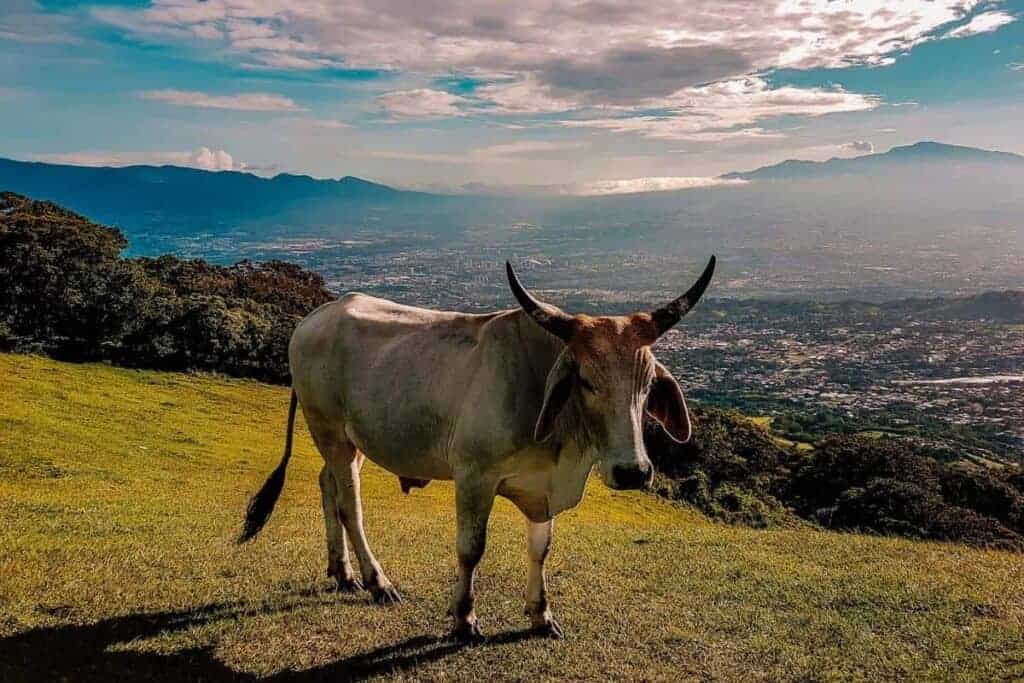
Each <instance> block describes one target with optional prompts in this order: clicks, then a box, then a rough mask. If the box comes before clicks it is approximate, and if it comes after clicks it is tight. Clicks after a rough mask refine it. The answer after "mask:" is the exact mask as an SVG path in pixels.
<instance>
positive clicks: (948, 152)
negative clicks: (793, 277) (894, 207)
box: [719, 140, 1024, 181]
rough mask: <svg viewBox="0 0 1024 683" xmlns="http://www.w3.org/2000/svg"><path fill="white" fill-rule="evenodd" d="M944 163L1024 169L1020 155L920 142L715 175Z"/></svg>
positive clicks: (797, 174) (807, 174)
mask: <svg viewBox="0 0 1024 683" xmlns="http://www.w3.org/2000/svg"><path fill="white" fill-rule="evenodd" d="M934 162H946V163H977V162H982V163H1005V164H1013V165H1019V166H1020V167H1021V168H1024V156H1021V155H1019V154H1014V153H1012V152H1002V151H998V150H987V149H981V148H979V147H968V146H965V145H951V144H947V143H943V142H935V141H934V140H922V141H920V142H915V143H913V144H910V145H899V146H896V147H893V148H891V149H889V150H888V151H886V152H877V153H873V154H864V155H862V156H857V157H851V158H842V157H832V158H831V159H828V160H826V161H811V160H805V159H786V160H785V161H780V162H779V163H776V164H770V165H768V166H761V167H759V168H755V169H753V170H750V171H733V172H730V173H725V174H722V175H721V176H719V178H722V179H723V180H746V181H751V180H804V179H809V178H814V177H823V176H837V175H854V174H856V173H857V172H871V171H876V170H878V168H879V166H885V165H890V164H924V163H934Z"/></svg>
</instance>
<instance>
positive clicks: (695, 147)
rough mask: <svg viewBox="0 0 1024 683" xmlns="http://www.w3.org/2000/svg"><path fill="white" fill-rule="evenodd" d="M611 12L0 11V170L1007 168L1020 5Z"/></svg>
mask: <svg viewBox="0 0 1024 683" xmlns="http://www.w3.org/2000/svg"><path fill="white" fill-rule="evenodd" d="M633 6H637V5H636V3H629V4H627V3H612V2H604V1H600V2H599V1H593V2H591V1H587V0H583V1H578V0H577V1H574V2H571V3H568V2H567V3H560V2H532V1H531V0H523V1H521V2H517V3H514V4H511V3H507V2H476V3H459V2H448V1H446V0H420V1H419V2H405V1H398V0H374V1H373V2H369V1H368V0H365V1H364V0H359V1H352V2H348V1H341V0H304V1H303V2H301V3H299V2H292V1H290V0H207V1H205V2H199V1H198V0H151V1H144V2H142V1H140V2H136V1H129V0H121V1H102V0H101V1H97V2H76V1H72V0H4V2H3V3H2V6H0V155H2V156H8V157H14V158H20V159H41V160H49V161H62V162H68V163H86V164H127V163H175V164H182V165H193V166H198V167H202V168H210V169H227V168H232V169H248V170H252V171H254V172H258V173H266V174H272V173H276V172H280V171H289V172H300V173H309V174H312V175H316V176H321V177H336V176H341V175H346V174H352V175H359V176H363V177H368V178H373V179H376V180H381V181H384V182H389V183H393V184H398V185H403V186H411V187H432V188H445V189H449V188H458V187H459V186H461V185H462V184H465V183H485V184H492V185H522V184H529V185H538V184H540V185H572V186H583V185H588V184H594V183H598V182H604V183H605V185H603V186H607V185H608V183H609V182H610V181H630V182H641V183H642V182H647V181H644V180H636V179H646V178H661V179H664V178H670V179H678V180H676V181H665V180H661V181H657V182H660V183H663V184H664V183H666V182H669V183H671V182H678V183H680V184H686V183H692V182H698V181H694V180H692V178H705V177H709V176H714V175H717V174H719V173H722V172H725V171H730V170H737V169H745V168H749V167H753V166H757V165H762V164H766V163H773V162H775V161H779V160H782V159H785V158H808V159H824V158H828V157H831V156H850V155H854V154H862V153H865V152H866V151H869V150H871V149H874V150H885V149H888V148H889V147H891V146H893V145H897V144H906V143H909V142H914V141H917V140H920V139H938V140H943V141H947V142H951V143H958V144H967V145H977V146H981V147H987V148H996V149H1003V150H1007V151H1015V152H1020V153H1024V135H1021V131H1022V130H1024V126H1022V124H1021V122H1022V121H1024V22H1021V21H1020V19H1021V17H1024V0H1018V1H1013V2H990V1H979V0H905V1H902V2H899V3H893V2H882V1H880V0H782V1H780V2H766V1H763V0H750V1H743V0H736V1H734V2H729V3H723V2H721V1H720V0H714V1H712V0H691V1H689V2H671V1H663V0H649V2H646V3H644V4H643V9H642V10H635V9H632V8H631V7H633ZM612 185H614V183H612Z"/></svg>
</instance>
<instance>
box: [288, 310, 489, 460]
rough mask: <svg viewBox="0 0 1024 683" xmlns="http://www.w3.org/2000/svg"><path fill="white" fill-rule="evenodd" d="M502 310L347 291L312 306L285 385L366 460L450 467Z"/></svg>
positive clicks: (296, 338)
mask: <svg viewBox="0 0 1024 683" xmlns="http://www.w3.org/2000/svg"><path fill="white" fill-rule="evenodd" d="M500 315H502V314H500V313H495V314H487V315H467V314H460V313H451V312H445V311H431V310H427V309H422V308H416V307H412V306H404V305H401V304H396V303H394V302H391V301H387V300H385V299H379V298H376V297H371V296H366V295H363V294H347V295H345V296H344V297H342V298H341V299H339V300H338V301H335V302H332V303H329V304H325V305H324V306H321V307H320V308H318V309H317V310H316V311H314V312H313V313H311V314H310V315H309V316H308V317H307V318H306V319H305V320H303V321H302V322H301V323H300V324H299V326H298V327H297V328H296V330H295V333H294V334H293V336H292V341H291V344H290V347H289V362H290V365H291V371H292V378H293V385H294V387H295V390H296V392H297V394H298V396H299V399H300V402H301V403H302V406H303V410H304V411H305V412H306V413H307V415H311V416H312V417H313V418H314V420H316V421H319V422H322V423H325V424H331V425H344V429H345V434H346V436H347V437H348V438H349V439H350V440H351V441H353V442H354V443H355V445H356V446H357V447H359V449H360V450H362V451H363V452H364V453H366V455H367V456H369V457H370V458H371V459H372V460H374V461H375V462H377V463H378V464H380V465H382V466H384V467H385V468H387V469H389V470H391V471H392V472H395V473H396V474H399V475H402V476H407V477H422V478H427V479H443V478H449V477H450V476H451V467H450V463H449V461H448V446H449V442H450V439H451V437H452V433H453V430H454V425H455V420H456V419H457V417H458V415H459V412H460V410H461V407H462V403H463V400H464V399H465V397H466V395H467V389H468V388H469V386H470V385H472V384H473V382H474V379H475V378H476V375H477V371H478V369H479V366H480V363H481V358H482V354H481V344H480V340H481V335H482V331H483V330H484V328H485V327H486V325H487V323H488V322H490V321H491V320H493V319H494V318H495V317H497V316H500Z"/></svg>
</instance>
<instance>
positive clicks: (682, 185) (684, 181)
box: [562, 176, 745, 197]
mask: <svg viewBox="0 0 1024 683" xmlns="http://www.w3.org/2000/svg"><path fill="white" fill-rule="evenodd" d="M744 182H745V181H743V180H725V179H723V178H703V177H674V176H668V177H655V178H631V179H629V180H599V181H596V182H592V183H584V184H581V185H574V186H570V187H568V188H565V189H563V190H562V193H563V194H571V195H579V196H585V197H586V196H596V195H608V194H634V193H637V192H669V191H673V190H690V189H693V188H698V187H714V186H716V185H742V184H744Z"/></svg>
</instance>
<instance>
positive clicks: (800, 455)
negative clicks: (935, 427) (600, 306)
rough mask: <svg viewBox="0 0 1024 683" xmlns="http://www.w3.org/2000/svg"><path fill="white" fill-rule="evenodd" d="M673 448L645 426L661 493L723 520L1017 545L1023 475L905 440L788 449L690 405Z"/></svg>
mask: <svg viewBox="0 0 1024 683" xmlns="http://www.w3.org/2000/svg"><path fill="white" fill-rule="evenodd" d="M694 420H695V423H697V425H699V426H697V425H695V429H694V436H693V439H692V440H691V441H690V442H689V443H687V444H677V443H674V442H672V441H671V440H670V439H668V437H666V436H665V435H664V433H663V432H662V431H661V429H660V428H659V427H657V425H654V424H649V425H648V427H647V429H646V433H645V442H646V444H647V448H648V452H649V453H650V456H651V459H652V460H653V461H654V464H655V468H656V470H657V471H658V472H659V474H658V476H657V478H656V488H657V490H658V492H659V493H661V494H662V495H664V496H666V497H668V498H672V499H675V500H682V501H686V502H688V503H690V504H692V505H694V506H696V507H697V508H699V509H701V510H702V511H704V512H705V513H707V514H709V515H711V516H713V517H715V518H717V519H722V520H724V521H728V522H732V523H742V524H746V525H751V526H767V525H774V524H780V523H785V522H786V520H787V519H792V515H796V516H798V517H800V518H803V519H805V520H808V521H810V522H813V523H816V524H819V525H821V526H823V527H826V528H830V529H837V530H847V531H866V532H874V533H879V534H887V535H897V536H906V537H911V538H922V539H933V540H956V541H961V542H965V543H970V544H972V545H977V546H983V547H997V548H1013V549H1024V490H1022V488H1021V482H1022V480H1024V474H1022V472H1021V471H1020V469H1019V468H1010V467H1007V468H992V469H986V468H981V467H978V466H975V465H970V464H966V463H962V462H958V463H947V462H941V461H937V460H935V459H933V458H931V457H928V455H927V454H926V452H922V451H920V450H919V449H918V448H917V447H916V445H915V444H914V443H913V442H911V441H909V440H905V439H898V438H884V439H876V438H868V437H863V436H833V437H829V438H827V439H825V440H823V441H821V442H819V443H818V444H817V445H816V447H815V448H814V449H813V450H811V451H793V450H790V449H787V448H782V447H780V446H779V445H777V444H776V443H775V441H774V440H773V439H772V438H771V435H770V434H769V433H768V432H766V431H765V430H763V429H761V428H760V427H758V426H756V425H754V424H753V423H751V422H750V420H749V419H748V418H746V417H744V416H742V415H740V414H739V413H735V412H730V411H722V410H715V409H704V410H697V411H694Z"/></svg>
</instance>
